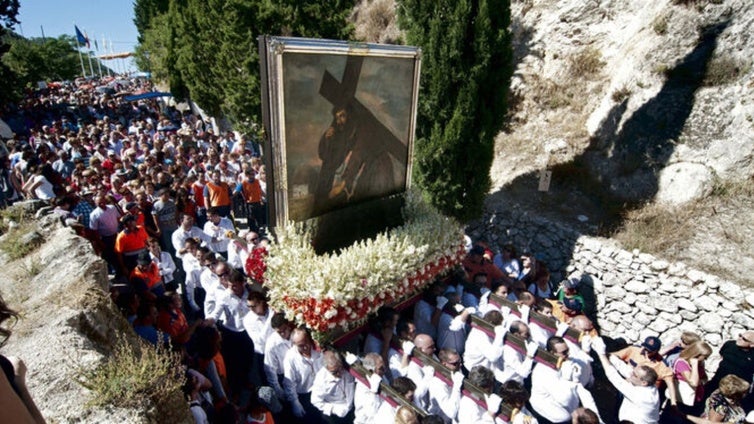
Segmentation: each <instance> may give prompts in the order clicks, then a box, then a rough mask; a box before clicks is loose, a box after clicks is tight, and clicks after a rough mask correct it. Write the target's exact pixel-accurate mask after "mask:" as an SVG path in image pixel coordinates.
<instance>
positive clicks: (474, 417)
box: [456, 396, 495, 424]
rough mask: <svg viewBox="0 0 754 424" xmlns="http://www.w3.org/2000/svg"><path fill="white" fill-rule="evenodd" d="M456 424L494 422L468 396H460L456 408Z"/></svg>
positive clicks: (490, 423)
mask: <svg viewBox="0 0 754 424" xmlns="http://www.w3.org/2000/svg"><path fill="white" fill-rule="evenodd" d="M458 411H459V413H458V420H457V421H456V422H457V423H458V424H494V423H495V420H494V419H493V418H492V416H490V414H488V413H487V410H486V409H485V408H483V407H481V406H479V404H478V403H476V402H475V401H474V399H472V398H470V397H468V396H461V401H460V402H459V406H458Z"/></svg>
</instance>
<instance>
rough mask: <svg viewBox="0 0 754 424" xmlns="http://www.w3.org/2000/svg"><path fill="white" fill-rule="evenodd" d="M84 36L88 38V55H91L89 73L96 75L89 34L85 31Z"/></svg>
mask: <svg viewBox="0 0 754 424" xmlns="http://www.w3.org/2000/svg"><path fill="white" fill-rule="evenodd" d="M84 37H85V38H86V55H87V56H88V57H89V73H90V74H92V76H94V68H93V67H92V47H91V46H90V45H89V34H87V33H86V31H84Z"/></svg>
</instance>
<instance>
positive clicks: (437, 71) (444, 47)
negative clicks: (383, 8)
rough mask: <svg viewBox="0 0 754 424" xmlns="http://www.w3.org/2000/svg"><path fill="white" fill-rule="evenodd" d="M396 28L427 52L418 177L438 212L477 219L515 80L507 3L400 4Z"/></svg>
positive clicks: (422, 0)
mask: <svg viewBox="0 0 754 424" xmlns="http://www.w3.org/2000/svg"><path fill="white" fill-rule="evenodd" d="M398 10H399V22H400V26H401V28H403V29H404V30H405V31H406V33H407V37H406V38H407V41H408V43H409V44H411V45H416V46H419V47H421V48H422V75H421V88H420V94H419V100H420V102H419V113H418V120H417V128H416V143H415V157H416V162H415V164H414V165H415V166H414V178H415V181H416V182H417V184H418V185H419V186H421V187H422V188H423V190H424V191H425V193H426V194H427V195H428V197H429V200H430V201H431V203H432V204H433V205H435V206H436V207H438V209H440V210H441V211H442V212H443V213H445V214H446V215H450V216H454V217H456V218H458V219H459V220H461V221H466V220H468V219H471V218H474V217H476V216H479V215H480V214H481V212H482V207H483V202H484V198H485V196H486V195H487V193H488V191H489V189H490V186H491V181H490V176H489V171H490V167H491V166H492V159H493V150H494V144H495V136H496V135H497V134H498V132H499V131H500V129H501V126H502V123H503V118H504V115H505V109H506V97H507V93H508V88H509V83H510V77H511V75H512V70H513V64H512V48H511V36H510V33H509V31H508V29H509V24H510V0H433V1H426V0H402V1H400V4H399V7H398Z"/></svg>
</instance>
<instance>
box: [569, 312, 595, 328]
mask: <svg viewBox="0 0 754 424" xmlns="http://www.w3.org/2000/svg"><path fill="white" fill-rule="evenodd" d="M569 325H570V326H571V328H573V329H575V330H579V331H582V332H589V331H592V330H594V324H592V320H590V319H589V318H587V317H586V316H584V315H576V316H575V317H573V318H572V319H571V322H570V324H569Z"/></svg>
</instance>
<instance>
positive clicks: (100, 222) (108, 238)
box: [89, 195, 120, 270]
mask: <svg viewBox="0 0 754 424" xmlns="http://www.w3.org/2000/svg"><path fill="white" fill-rule="evenodd" d="M95 203H96V204H97V207H96V208H95V209H94V210H93V211H92V212H91V213H90V214H89V228H90V229H92V230H94V231H96V232H97V235H98V236H99V238H100V240H102V258H103V259H104V260H105V261H107V264H108V265H110V267H111V268H112V269H114V270H118V269H120V267H119V266H118V261H117V260H116V256H115V238H116V236H117V235H118V224H119V220H120V212H119V211H118V208H117V207H115V206H114V205H110V204H108V203H107V198H106V197H105V196H103V195H99V196H97V197H96V198H95Z"/></svg>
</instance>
